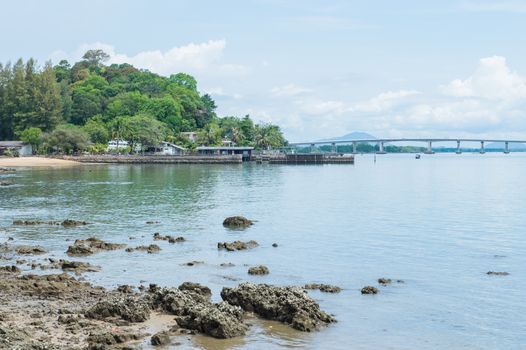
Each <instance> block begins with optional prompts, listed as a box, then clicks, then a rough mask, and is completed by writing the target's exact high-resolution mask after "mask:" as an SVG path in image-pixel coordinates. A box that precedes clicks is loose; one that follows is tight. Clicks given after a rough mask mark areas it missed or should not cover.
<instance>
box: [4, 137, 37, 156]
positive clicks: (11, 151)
mask: <svg viewBox="0 0 526 350" xmlns="http://www.w3.org/2000/svg"><path fill="white" fill-rule="evenodd" d="M32 154H33V147H31V145H30V144H29V143H26V142H23V141H0V155H8V156H21V157H23V156H30V155H32Z"/></svg>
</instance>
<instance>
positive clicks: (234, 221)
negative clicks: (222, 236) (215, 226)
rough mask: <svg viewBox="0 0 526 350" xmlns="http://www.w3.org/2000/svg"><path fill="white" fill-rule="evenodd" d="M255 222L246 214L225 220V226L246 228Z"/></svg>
mask: <svg viewBox="0 0 526 350" xmlns="http://www.w3.org/2000/svg"><path fill="white" fill-rule="evenodd" d="M253 224H254V222H253V221H252V220H249V219H247V218H245V217H244V216H231V217H228V218H226V219H225V220H224V221H223V226H225V227H230V228H245V227H248V226H251V225H253Z"/></svg>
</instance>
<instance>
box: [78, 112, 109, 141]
mask: <svg viewBox="0 0 526 350" xmlns="http://www.w3.org/2000/svg"><path fill="white" fill-rule="evenodd" d="M82 129H83V130H84V131H85V132H86V133H87V134H88V135H89V138H90V140H91V142H93V143H98V144H107V143H108V141H109V139H110V132H109V130H108V128H107V126H106V124H105V123H104V122H103V121H102V116H101V115H97V116H94V117H92V118H90V119H88V121H87V122H86V124H85V125H84V126H83V127H82Z"/></svg>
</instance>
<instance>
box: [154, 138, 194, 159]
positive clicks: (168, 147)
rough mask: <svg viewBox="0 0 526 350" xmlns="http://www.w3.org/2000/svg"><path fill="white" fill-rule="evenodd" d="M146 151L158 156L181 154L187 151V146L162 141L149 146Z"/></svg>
mask: <svg viewBox="0 0 526 350" xmlns="http://www.w3.org/2000/svg"><path fill="white" fill-rule="evenodd" d="M146 152H148V153H152V154H154V155H157V156H180V155H183V154H185V153H186V148H183V147H181V146H177V145H175V144H173V143H170V142H166V141H161V142H159V144H158V145H157V146H150V147H148V149H147V150H146Z"/></svg>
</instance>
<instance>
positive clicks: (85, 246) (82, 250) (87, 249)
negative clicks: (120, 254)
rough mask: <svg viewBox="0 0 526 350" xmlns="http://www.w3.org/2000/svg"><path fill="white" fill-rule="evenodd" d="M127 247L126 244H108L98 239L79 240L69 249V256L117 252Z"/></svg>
mask: <svg viewBox="0 0 526 350" xmlns="http://www.w3.org/2000/svg"><path fill="white" fill-rule="evenodd" d="M124 247H126V244H119V243H108V242H104V241H102V240H100V239H98V238H95V237H90V238H88V239H77V240H76V241H75V243H73V245H71V246H69V247H68V250H67V251H66V253H67V254H68V255H90V254H94V253H97V252H100V251H104V250H116V249H122V248H124Z"/></svg>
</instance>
